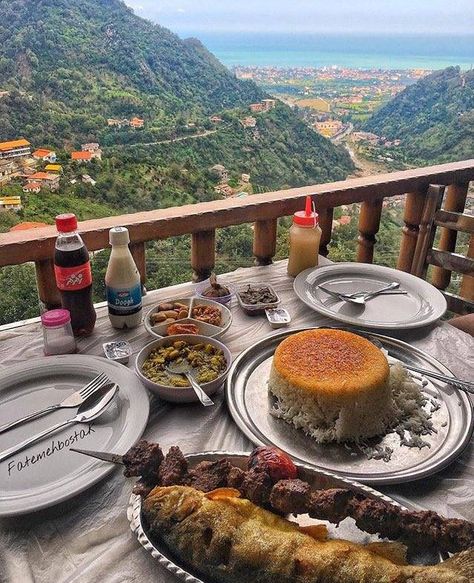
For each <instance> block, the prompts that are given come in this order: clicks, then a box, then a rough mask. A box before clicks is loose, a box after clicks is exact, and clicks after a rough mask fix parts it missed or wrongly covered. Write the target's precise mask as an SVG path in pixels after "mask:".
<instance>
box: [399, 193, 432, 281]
mask: <svg viewBox="0 0 474 583" xmlns="http://www.w3.org/2000/svg"><path fill="white" fill-rule="evenodd" d="M425 195H426V190H420V191H418V192H409V193H408V194H407V195H406V199H405V213H404V216H403V220H404V222H405V226H404V227H403V229H402V241H401V244H400V252H399V254H398V262H397V269H400V270H401V271H407V272H408V273H410V272H411V266H412V263H413V255H414V253H415V248H416V241H417V239H418V232H419V228H420V221H421V215H422V214H423V207H424V204H425Z"/></svg>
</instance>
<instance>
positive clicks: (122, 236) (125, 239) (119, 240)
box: [109, 227, 130, 245]
mask: <svg viewBox="0 0 474 583" xmlns="http://www.w3.org/2000/svg"><path fill="white" fill-rule="evenodd" d="M109 243H110V244H111V245H128V244H129V243H130V237H129V234H128V229H127V227H113V228H112V229H110V231H109Z"/></svg>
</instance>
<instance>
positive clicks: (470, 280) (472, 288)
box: [459, 234, 474, 302]
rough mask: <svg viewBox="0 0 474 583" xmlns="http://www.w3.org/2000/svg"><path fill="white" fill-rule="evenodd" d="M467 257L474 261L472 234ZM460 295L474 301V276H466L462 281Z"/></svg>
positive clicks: (473, 238)
mask: <svg viewBox="0 0 474 583" xmlns="http://www.w3.org/2000/svg"><path fill="white" fill-rule="evenodd" d="M467 257H469V258H470V259H474V235H473V234H471V238H470V239H469V249H468V250H467ZM459 295H460V296H461V297H462V298H465V299H466V300H469V301H471V302H473V301H474V276H473V275H464V276H463V278H462V281H461V289H460V290H459Z"/></svg>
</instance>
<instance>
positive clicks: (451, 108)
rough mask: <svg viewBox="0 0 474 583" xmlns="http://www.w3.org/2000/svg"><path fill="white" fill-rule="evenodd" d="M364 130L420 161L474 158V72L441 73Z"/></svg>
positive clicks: (383, 111)
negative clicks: (399, 141) (390, 142)
mask: <svg viewBox="0 0 474 583" xmlns="http://www.w3.org/2000/svg"><path fill="white" fill-rule="evenodd" d="M364 129H366V130H367V131H370V132H374V133H376V134H378V135H379V136H386V137H387V138H389V139H393V140H394V139H399V140H401V144H400V147H401V148H402V149H403V150H404V151H405V152H406V153H407V155H408V156H409V159H410V160H411V161H413V162H414V163H419V164H423V163H436V162H440V163H441V162H449V161H453V160H462V159H468V158H472V157H474V71H467V72H461V71H460V69H459V67H448V68H447V69H444V70H442V71H436V72H435V73H432V74H431V75H428V76H427V77H424V78H423V79H420V81H418V82H417V83H416V84H415V85H411V86H409V87H407V88H406V89H405V90H404V91H402V92H401V93H400V94H399V95H397V96H396V97H395V98H394V99H393V100H391V101H390V102H389V103H387V104H386V105H385V106H384V107H382V108H381V109H380V110H378V111H377V112H376V113H375V114H374V115H373V116H372V117H371V118H370V119H369V120H368V121H367V122H366V124H365V127H364Z"/></svg>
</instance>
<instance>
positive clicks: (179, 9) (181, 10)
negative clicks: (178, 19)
mask: <svg viewBox="0 0 474 583" xmlns="http://www.w3.org/2000/svg"><path fill="white" fill-rule="evenodd" d="M176 12H181V13H183V12H186V10H185V9H184V8H178V10H177V11H176Z"/></svg>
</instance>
